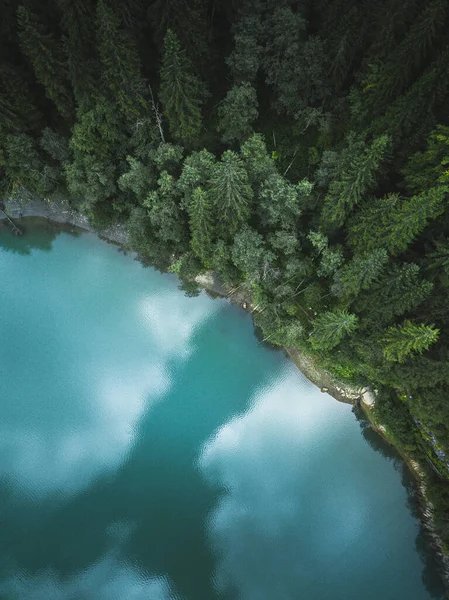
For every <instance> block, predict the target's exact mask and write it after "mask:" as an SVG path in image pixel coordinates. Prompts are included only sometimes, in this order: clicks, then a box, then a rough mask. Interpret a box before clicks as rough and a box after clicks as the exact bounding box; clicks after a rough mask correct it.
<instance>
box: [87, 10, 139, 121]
mask: <svg viewBox="0 0 449 600" xmlns="http://www.w3.org/2000/svg"><path fill="white" fill-rule="evenodd" d="M97 39H98V42H97V43H98V51H99V54H100V59H101V66H102V77H103V80H104V82H105V84H106V86H107V88H108V90H109V92H110V94H111V97H112V98H114V100H115V101H116V102H117V104H118V107H119V109H120V111H121V113H122V115H123V116H124V117H125V118H126V119H129V120H131V119H133V120H134V119H136V118H137V117H139V116H142V115H146V114H147V112H148V103H147V101H146V100H145V98H144V84H143V80H142V78H141V75H140V60H139V55H138V53H137V48H136V46H135V43H134V41H133V40H132V38H131V37H130V36H129V35H128V32H126V31H125V30H124V29H122V28H121V26H120V18H119V17H118V15H117V14H116V13H115V12H114V10H113V9H112V8H111V7H110V6H108V5H107V4H106V3H105V2H104V0H100V1H99V2H98V5H97Z"/></svg>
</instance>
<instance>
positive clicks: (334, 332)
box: [309, 310, 358, 350]
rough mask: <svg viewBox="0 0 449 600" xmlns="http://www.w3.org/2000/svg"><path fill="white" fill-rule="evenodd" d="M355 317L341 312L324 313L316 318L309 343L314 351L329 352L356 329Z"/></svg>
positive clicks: (356, 320)
mask: <svg viewBox="0 0 449 600" xmlns="http://www.w3.org/2000/svg"><path fill="white" fill-rule="evenodd" d="M357 322H358V319H357V317H356V315H353V314H350V313H347V312H346V311H343V310H336V311H334V312H325V313H323V314H321V315H318V317H316V319H315V321H314V322H313V330H312V333H311V335H310V337H309V342H310V344H311V346H312V348H314V349H315V350H331V349H332V348H335V346H337V345H338V344H339V343H340V342H341V340H342V339H344V338H345V337H347V336H349V335H351V334H352V333H354V331H355V330H356V328H357Z"/></svg>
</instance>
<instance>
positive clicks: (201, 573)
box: [0, 227, 443, 600]
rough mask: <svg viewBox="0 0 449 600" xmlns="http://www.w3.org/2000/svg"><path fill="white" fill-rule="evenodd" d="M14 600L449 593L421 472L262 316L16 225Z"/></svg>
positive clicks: (4, 569) (2, 416) (5, 511)
mask: <svg viewBox="0 0 449 600" xmlns="http://www.w3.org/2000/svg"><path fill="white" fill-rule="evenodd" d="M0 282H1V283H0V286H1V287H0V532H1V533H0V598H1V599H2V600H22V599H26V600H127V599H129V600H144V599H145V600H181V599H182V600H237V599H239V600H299V599H303V600H327V599H329V600H360V599H361V598H363V599H364V600H402V599H404V600H428V599H430V598H442V597H443V595H442V592H441V588H440V587H439V580H438V577H437V574H436V570H435V565H434V564H433V561H432V555H431V554H430V552H429V550H428V548H427V545H426V542H425V540H424V539H423V536H422V533H421V531H420V528H419V524H418V521H417V519H416V515H415V514H414V501H413V498H412V497H411V495H410V480H409V478H408V476H407V473H406V472H404V469H403V466H402V463H401V462H400V461H399V460H398V459H397V457H395V456H394V455H393V454H392V453H391V451H390V450H388V448H386V447H385V446H383V445H382V444H381V442H380V441H379V440H378V438H377V437H376V436H375V435H374V434H373V433H372V432H370V430H369V429H366V428H363V427H361V424H360V423H359V422H358V421H357V419H356V418H355V416H354V414H353V412H352V411H351V407H350V406H348V405H345V404H340V403H338V402H336V401H335V400H333V399H332V398H330V397H329V396H328V395H327V394H322V393H321V392H320V391H319V390H318V389H317V388H316V387H315V386H314V385H312V384H311V383H310V382H308V380H306V379H305V378H304V377H303V376H302V375H301V373H299V372H298V371H297V370H296V369H295V368H294V366H293V365H292V364H291V363H290V362H289V361H288V360H287V359H286V358H285V357H284V355H283V354H282V352H280V351H278V352H275V351H273V350H271V349H269V348H266V347H265V346H263V345H261V344H259V343H258V340H257V339H256V337H255V335H254V331H253V326H252V323H251V319H250V317H249V315H247V314H246V313H244V312H243V311H241V310H239V309H237V308H235V307H232V306H230V305H229V303H228V302H227V301H226V300H212V299H210V298H209V297H208V296H207V295H206V294H204V293H203V294H201V295H200V296H199V297H196V298H189V297H186V296H185V295H184V294H183V293H182V292H181V291H179V290H178V282H177V280H176V278H175V277H174V276H171V275H161V274H160V273H158V272H156V271H154V270H152V269H149V268H144V267H142V266H141V265H140V264H139V263H138V262H136V261H134V260H133V257H131V256H126V255H124V254H123V253H122V252H120V251H119V250H118V249H117V248H116V247H115V246H112V245H108V244H106V243H105V242H102V241H101V240H99V239H98V238H97V237H95V236H94V235H92V234H87V233H84V234H79V233H78V234H76V235H74V234H70V233H68V232H65V233H59V232H58V233H56V232H55V231H52V232H50V231H48V230H46V229H45V228H44V227H41V228H38V227H35V228H33V229H32V230H31V231H29V232H28V233H27V235H26V236H23V237H22V238H13V237H12V236H10V235H8V234H7V233H5V230H4V229H0Z"/></svg>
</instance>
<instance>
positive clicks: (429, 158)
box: [404, 125, 449, 193]
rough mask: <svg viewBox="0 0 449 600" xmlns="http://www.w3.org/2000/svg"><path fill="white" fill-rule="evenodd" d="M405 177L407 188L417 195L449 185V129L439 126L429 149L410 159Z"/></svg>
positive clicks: (432, 135)
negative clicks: (440, 185)
mask: <svg viewBox="0 0 449 600" xmlns="http://www.w3.org/2000/svg"><path fill="white" fill-rule="evenodd" d="M404 175H405V183H406V185H407V188H408V189H409V190H411V191H412V192H415V193H419V192H425V191H426V190H428V189H429V188H432V187H434V186H435V185H436V184H443V185H448V184H449V127H446V126H445V125H438V126H437V128H436V129H434V130H433V131H432V133H431V134H430V136H429V138H428V141H427V149H426V150H425V151H424V152H417V153H416V154H413V155H412V156H411V157H410V159H409V161H408V162H407V165H406V167H405V169H404Z"/></svg>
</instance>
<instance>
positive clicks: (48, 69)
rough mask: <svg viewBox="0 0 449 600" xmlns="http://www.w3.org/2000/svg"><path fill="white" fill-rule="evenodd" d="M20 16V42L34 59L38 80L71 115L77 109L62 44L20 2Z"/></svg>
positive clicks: (62, 110) (65, 113) (68, 116)
mask: <svg viewBox="0 0 449 600" xmlns="http://www.w3.org/2000/svg"><path fill="white" fill-rule="evenodd" d="M17 18H18V21H19V39H20V46H21V48H22V51H23V53H24V54H25V55H26V56H27V57H28V58H29V60H30V61H31V63H32V65H33V69H34V72H35V73H36V78H37V80H38V81H39V83H41V84H42V85H43V87H44V88H45V92H46V94H47V96H48V98H50V100H52V101H53V102H54V104H55V106H56V108H57V109H58V111H59V113H60V114H61V116H62V117H64V118H66V119H71V118H72V116H73V110H74V104H73V94H72V90H71V88H70V84H69V78H68V71H67V65H66V64H65V61H64V58H63V53H62V51H61V48H60V47H59V46H58V44H57V42H56V41H55V39H54V37H53V36H52V35H51V34H50V33H46V31H45V28H44V27H43V25H41V23H39V21H38V19H37V17H36V15H35V14H34V13H32V12H31V11H30V10H29V9H28V8H26V7H25V6H19V8H18V9H17Z"/></svg>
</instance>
